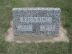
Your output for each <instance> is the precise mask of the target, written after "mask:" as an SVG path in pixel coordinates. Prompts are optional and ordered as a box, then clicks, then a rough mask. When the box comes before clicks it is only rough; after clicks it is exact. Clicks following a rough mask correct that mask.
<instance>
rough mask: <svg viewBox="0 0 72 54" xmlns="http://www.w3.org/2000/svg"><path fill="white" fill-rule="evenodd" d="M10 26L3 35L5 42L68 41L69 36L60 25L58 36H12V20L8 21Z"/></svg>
mask: <svg viewBox="0 0 72 54" xmlns="http://www.w3.org/2000/svg"><path fill="white" fill-rule="evenodd" d="M10 25H11V26H10V27H9V29H8V31H7V32H6V35H5V40H6V41H7V42H16V43H32V42H35V43H41V42H61V41H63V42H69V38H68V37H67V35H66V34H67V31H66V30H65V29H64V28H63V27H62V26H60V31H59V32H60V33H59V35H58V36H55V37H52V36H48V37H46V36H45V37H44V36H43V37H39V36H38V37H35V36H14V34H13V21H11V22H10Z"/></svg>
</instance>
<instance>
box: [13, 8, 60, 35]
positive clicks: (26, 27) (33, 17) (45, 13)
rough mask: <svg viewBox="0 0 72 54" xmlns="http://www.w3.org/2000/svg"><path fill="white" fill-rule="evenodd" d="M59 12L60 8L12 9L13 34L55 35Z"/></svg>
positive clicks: (57, 32)
mask: <svg viewBox="0 0 72 54" xmlns="http://www.w3.org/2000/svg"><path fill="white" fill-rule="evenodd" d="M60 12H61V10H60V8H13V9H12V16H13V31H14V34H15V35H24V34H35V35H47V36H48V35H49V36H50V35H51V36H54V35H57V34H59V28H60Z"/></svg>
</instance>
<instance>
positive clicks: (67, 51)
mask: <svg viewBox="0 0 72 54" xmlns="http://www.w3.org/2000/svg"><path fill="white" fill-rule="evenodd" d="M13 7H59V8H61V22H62V26H63V27H64V28H65V29H66V30H67V36H68V37H69V41H70V42H69V43H67V42H56V43H47V42H46V43H38V44H36V43H31V44H25V43H24V44H17V43H14V42H12V43H8V42H6V41H5V40H4V38H5V33H6V32H7V30H8V28H9V27H10V21H11V20H12V15H11V14H12V12H11V10H12V8H13ZM0 54H72V0H0Z"/></svg>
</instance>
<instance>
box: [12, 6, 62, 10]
mask: <svg viewBox="0 0 72 54" xmlns="http://www.w3.org/2000/svg"><path fill="white" fill-rule="evenodd" d="M12 10H61V9H60V8H42V7H38V8H37V7H35V8H33V7H32V8H13V9H12Z"/></svg>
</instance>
